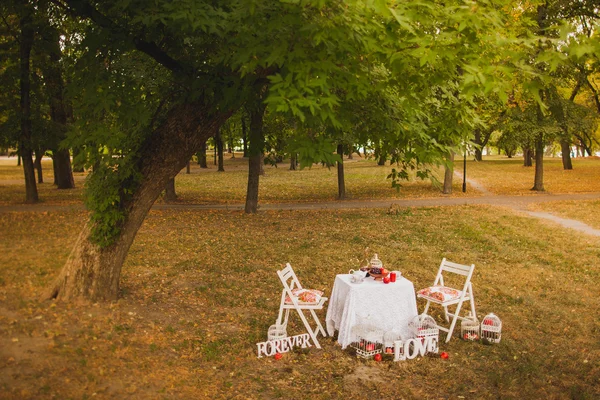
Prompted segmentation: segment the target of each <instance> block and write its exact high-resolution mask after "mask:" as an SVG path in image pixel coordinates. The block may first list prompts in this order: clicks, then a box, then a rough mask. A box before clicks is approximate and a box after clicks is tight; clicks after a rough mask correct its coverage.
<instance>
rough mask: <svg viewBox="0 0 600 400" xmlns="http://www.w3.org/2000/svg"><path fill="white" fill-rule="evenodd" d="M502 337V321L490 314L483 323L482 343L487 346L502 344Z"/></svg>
mask: <svg viewBox="0 0 600 400" xmlns="http://www.w3.org/2000/svg"><path fill="white" fill-rule="evenodd" d="M501 337H502V321H500V318H498V316H497V315H496V314H494V313H491V314H488V315H486V316H485V318H483V321H481V341H482V342H483V343H486V344H492V343H500V338H501Z"/></svg>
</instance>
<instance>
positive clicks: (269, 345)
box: [256, 333, 311, 358]
mask: <svg viewBox="0 0 600 400" xmlns="http://www.w3.org/2000/svg"><path fill="white" fill-rule="evenodd" d="M295 346H300V347H302V348H303V349H305V348H307V347H310V346H311V344H310V336H309V335H308V333H303V334H302V335H296V336H290V337H286V338H283V339H276V340H267V341H266V342H261V343H256V347H258V358H261V357H262V356H263V355H265V356H267V357H271V356H273V355H275V353H287V352H288V351H290V350H291V349H292V348H293V347H295Z"/></svg>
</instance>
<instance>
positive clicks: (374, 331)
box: [351, 325, 383, 358]
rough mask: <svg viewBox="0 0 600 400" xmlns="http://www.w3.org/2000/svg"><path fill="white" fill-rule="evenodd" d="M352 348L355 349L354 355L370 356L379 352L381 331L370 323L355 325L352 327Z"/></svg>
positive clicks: (381, 337) (381, 338) (381, 340)
mask: <svg viewBox="0 0 600 400" xmlns="http://www.w3.org/2000/svg"><path fill="white" fill-rule="evenodd" d="M352 337H353V342H352V344H351V346H352V348H354V349H355V350H356V356H357V357H362V358H371V357H373V356H374V355H375V354H378V353H381V351H382V349H381V347H382V342H383V332H382V331H381V330H380V329H378V328H376V327H374V326H371V325H356V326H354V327H353V328H352Z"/></svg>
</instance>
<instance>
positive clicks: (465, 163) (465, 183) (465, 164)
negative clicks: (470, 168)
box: [462, 145, 467, 193]
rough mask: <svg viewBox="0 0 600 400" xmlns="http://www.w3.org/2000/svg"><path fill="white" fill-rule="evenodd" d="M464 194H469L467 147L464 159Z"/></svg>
mask: <svg viewBox="0 0 600 400" xmlns="http://www.w3.org/2000/svg"><path fill="white" fill-rule="evenodd" d="M462 189H463V193H467V146H466V145H465V156H464V158H463V187H462Z"/></svg>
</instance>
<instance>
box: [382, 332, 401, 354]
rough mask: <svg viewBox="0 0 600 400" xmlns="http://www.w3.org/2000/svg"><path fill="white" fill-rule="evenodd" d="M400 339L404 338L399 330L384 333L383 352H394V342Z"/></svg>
mask: <svg viewBox="0 0 600 400" xmlns="http://www.w3.org/2000/svg"><path fill="white" fill-rule="evenodd" d="M398 340H402V335H400V334H399V333H398V332H393V331H390V332H386V333H385V334H384V335H383V352H384V353H385V354H394V343H395V342H396V341H398Z"/></svg>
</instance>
